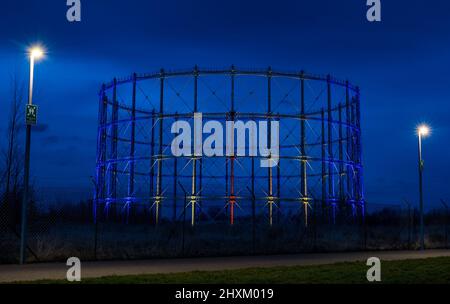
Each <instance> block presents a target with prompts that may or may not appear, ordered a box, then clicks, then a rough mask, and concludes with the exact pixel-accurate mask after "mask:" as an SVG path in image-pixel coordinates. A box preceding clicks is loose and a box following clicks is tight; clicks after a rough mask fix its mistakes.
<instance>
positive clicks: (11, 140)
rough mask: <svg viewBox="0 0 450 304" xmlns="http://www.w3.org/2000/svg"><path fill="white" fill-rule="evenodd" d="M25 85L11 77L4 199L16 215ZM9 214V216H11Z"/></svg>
mask: <svg viewBox="0 0 450 304" xmlns="http://www.w3.org/2000/svg"><path fill="white" fill-rule="evenodd" d="M23 92H24V86H23V84H21V82H20V81H19V80H18V78H17V76H13V77H12V78H11V102H10V113H9V119H8V120H9V121H8V128H7V130H6V138H7V147H6V149H5V150H4V153H3V154H4V161H5V163H4V172H3V174H2V184H3V182H4V185H5V186H4V199H5V204H4V205H6V206H5V207H6V210H7V213H8V214H9V215H10V216H12V217H14V214H15V213H16V212H17V210H18V208H17V207H18V206H17V204H18V202H20V192H21V190H20V188H21V187H20V185H21V182H22V171H23V155H22V153H20V144H19V134H20V132H21V131H22V130H23V125H24V124H23V123H21V119H22V118H23V110H22V109H21V108H22V105H24V102H23V101H24V93H23ZM10 216H9V217H10Z"/></svg>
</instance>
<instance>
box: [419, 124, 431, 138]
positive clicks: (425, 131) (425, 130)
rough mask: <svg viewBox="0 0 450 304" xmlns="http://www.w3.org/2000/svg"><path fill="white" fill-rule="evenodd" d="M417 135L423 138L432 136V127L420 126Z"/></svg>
mask: <svg viewBox="0 0 450 304" xmlns="http://www.w3.org/2000/svg"><path fill="white" fill-rule="evenodd" d="M417 133H418V134H419V135H421V136H427V135H428V134H430V127H428V126H427V125H420V126H418V127H417Z"/></svg>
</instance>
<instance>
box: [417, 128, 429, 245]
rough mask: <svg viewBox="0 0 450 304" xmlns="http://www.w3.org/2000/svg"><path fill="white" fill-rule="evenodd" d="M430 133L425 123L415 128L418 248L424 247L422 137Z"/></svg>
mask: <svg viewBox="0 0 450 304" xmlns="http://www.w3.org/2000/svg"><path fill="white" fill-rule="evenodd" d="M428 134H430V128H429V127H428V126H427V125H420V126H419V127H418V128H417V135H418V137H419V145H418V148H419V200H420V250H424V249H425V236H424V219H423V217H424V216H423V189H422V188H423V187H422V186H423V185H422V173H423V159H422V138H423V137H425V136H427V135H428Z"/></svg>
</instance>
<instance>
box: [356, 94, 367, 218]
mask: <svg viewBox="0 0 450 304" xmlns="http://www.w3.org/2000/svg"><path fill="white" fill-rule="evenodd" d="M360 95H361V93H360V90H359V87H357V88H356V127H357V128H358V137H357V157H358V166H359V167H358V171H357V172H358V177H357V178H358V180H357V186H358V192H357V193H358V204H359V206H360V208H361V215H362V217H363V220H364V217H365V201H364V188H363V187H364V184H363V172H362V143H361V100H360Z"/></svg>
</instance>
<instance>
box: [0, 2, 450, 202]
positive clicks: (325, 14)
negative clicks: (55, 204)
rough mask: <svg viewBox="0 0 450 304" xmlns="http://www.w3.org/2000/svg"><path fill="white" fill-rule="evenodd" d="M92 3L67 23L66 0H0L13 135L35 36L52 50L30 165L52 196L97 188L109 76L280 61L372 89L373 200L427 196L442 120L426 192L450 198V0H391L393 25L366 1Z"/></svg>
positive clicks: (41, 80) (0, 79)
mask: <svg viewBox="0 0 450 304" xmlns="http://www.w3.org/2000/svg"><path fill="white" fill-rule="evenodd" d="M81 3H82V22H81V23H69V22H67V20H66V10H67V7H66V1H65V0H59V1H54V0H2V1H1V4H0V67H1V69H0V83H1V86H0V103H1V107H0V115H1V116H0V132H1V134H5V132H6V119H7V113H8V111H9V102H10V79H11V77H12V76H13V75H16V76H18V77H19V78H20V79H21V80H22V81H23V82H24V84H26V83H27V81H28V61H27V58H26V49H27V47H28V46H29V45H30V44H31V43H33V42H36V41H38V42H41V43H42V44H44V45H45V47H46V49H47V51H48V54H47V58H46V59H45V60H44V61H42V62H40V63H39V64H38V65H37V66H36V81H35V94H34V102H35V103H36V104H38V105H39V108H40V110H39V123H40V124H39V127H37V128H35V129H34V133H33V142H32V172H31V175H32V181H33V183H34V184H35V185H37V186H39V187H38V188H40V189H41V194H42V196H43V197H45V198H48V200H49V201H50V200H55V199H58V198H65V199H67V198H68V197H70V198H71V199H79V198H87V197H90V196H91V193H92V184H91V180H90V176H92V175H94V168H95V153H96V131H97V110H98V96H97V94H98V91H99V88H100V85H101V84H102V82H108V81H110V80H111V79H112V78H113V77H122V76H128V75H130V74H131V73H132V72H138V73H143V72H153V71H155V70H159V69H160V68H161V67H165V68H167V69H184V68H191V67H193V66H194V65H195V64H198V65H199V66H201V67H211V68H213V67H225V66H230V65H231V64H235V65H236V66H240V67H249V68H265V67H267V66H269V65H270V66H272V67H273V68H276V69H281V70H283V69H284V70H301V69H304V70H306V71H309V72H312V73H317V74H328V73H330V74H332V75H334V76H336V77H337V78H340V79H349V80H350V81H352V82H353V83H356V84H358V85H359V86H360V87H361V90H362V91H361V94H362V109H361V110H362V118H361V119H362V128H363V161H364V166H365V172H364V174H365V190H366V193H365V194H366V198H367V201H368V202H369V203H373V204H401V201H402V199H403V198H406V199H409V200H410V201H411V202H412V203H414V204H417V202H418V193H417V179H418V178H417V137H416V136H415V127H416V126H417V125H418V124H419V123H421V122H427V123H429V124H430V125H431V126H432V136H431V137H429V138H427V139H426V140H425V141H424V158H425V166H426V168H425V170H426V171H425V175H424V178H425V184H424V185H425V197H426V204H428V205H433V206H436V207H437V206H439V198H444V199H450V187H449V181H448V178H449V172H450V158H449V155H450V144H449V143H450V142H449V139H450V121H449V117H450V88H449V83H450V17H449V14H450V3H449V2H448V1H444V0H441V1H440V0H427V1H425V0H417V1H406V0H397V1H391V0H390V1H388V0H384V1H383V0H382V5H383V7H382V22H381V23H369V22H367V20H366V10H367V7H366V1H365V0H359V1H335V0H314V1H313V0H309V1H304V0H295V1H284V0H278V1H265V0H258V1H244V0H227V1H213V0H208V1H206V0H201V1H198V0H191V1H182V0H179V1H173V0H166V1H150V0H146V1H143V0H139V1H138V0H128V1H124V0H82V1H81ZM22 135H23V134H22ZM22 137H23V142H24V140H25V138H24V136H22ZM0 138H1V142H0V143H1V148H2V149H4V148H5V146H6V140H5V137H4V136H3V135H2V136H1V137H0Z"/></svg>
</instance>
